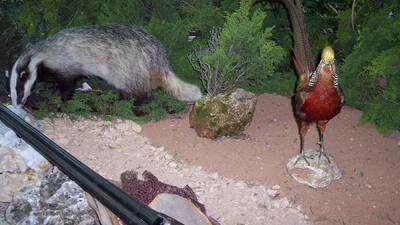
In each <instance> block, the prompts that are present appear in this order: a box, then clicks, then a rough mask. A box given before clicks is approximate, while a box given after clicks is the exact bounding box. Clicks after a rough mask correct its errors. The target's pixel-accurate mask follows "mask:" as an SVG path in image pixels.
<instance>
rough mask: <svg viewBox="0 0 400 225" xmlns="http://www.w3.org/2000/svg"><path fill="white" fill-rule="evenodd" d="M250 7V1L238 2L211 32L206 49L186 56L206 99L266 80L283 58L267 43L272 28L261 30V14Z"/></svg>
mask: <svg viewBox="0 0 400 225" xmlns="http://www.w3.org/2000/svg"><path fill="white" fill-rule="evenodd" d="M251 6H252V1H249V0H243V1H241V4H240V8H239V9H238V10H237V11H235V12H234V13H232V14H230V15H228V16H227V18H226V22H225V24H224V25H223V27H222V29H221V30H219V29H213V30H212V31H211V37H210V39H209V42H208V47H207V48H198V49H196V50H195V51H194V53H193V54H192V55H191V56H190V59H191V62H192V65H193V67H194V68H195V70H197V71H199V72H200V73H201V78H202V81H203V85H204V87H205V89H206V90H207V92H208V94H209V95H212V96H214V95H217V94H219V93H222V92H226V91H229V90H231V89H232V88H234V87H236V86H238V85H239V84H240V83H241V84H242V85H244V86H245V85H246V84H248V82H249V81H257V80H260V79H261V78H264V77H267V76H270V75H271V74H272V73H273V72H274V70H275V68H276V66H277V65H278V64H279V63H280V62H281V60H282V58H283V55H284V53H283V49H282V48H281V47H279V46H277V45H276V43H275V42H274V41H272V40H270V37H271V35H272V29H273V28H266V29H263V21H264V18H265V13H263V12H262V11H261V10H260V9H257V10H255V11H254V12H251V11H250V9H251Z"/></svg>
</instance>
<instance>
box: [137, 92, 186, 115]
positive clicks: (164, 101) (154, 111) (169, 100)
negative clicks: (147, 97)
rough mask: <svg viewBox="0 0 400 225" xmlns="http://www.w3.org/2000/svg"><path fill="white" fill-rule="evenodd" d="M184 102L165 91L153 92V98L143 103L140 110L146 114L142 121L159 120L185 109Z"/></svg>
mask: <svg viewBox="0 0 400 225" xmlns="http://www.w3.org/2000/svg"><path fill="white" fill-rule="evenodd" d="M185 107H186V104H185V103H183V102H180V101H178V100H176V99H174V98H173V97H171V96H170V95H168V94H166V93H165V92H162V91H158V92H155V93H154V99H153V100H152V101H150V102H149V103H147V104H145V105H143V107H142V110H143V111H144V112H145V113H147V114H148V116H147V118H146V117H145V118H142V120H143V121H149V120H159V119H162V118H164V117H165V116H167V115H169V114H173V113H178V112H181V111H183V110H184V109H185Z"/></svg>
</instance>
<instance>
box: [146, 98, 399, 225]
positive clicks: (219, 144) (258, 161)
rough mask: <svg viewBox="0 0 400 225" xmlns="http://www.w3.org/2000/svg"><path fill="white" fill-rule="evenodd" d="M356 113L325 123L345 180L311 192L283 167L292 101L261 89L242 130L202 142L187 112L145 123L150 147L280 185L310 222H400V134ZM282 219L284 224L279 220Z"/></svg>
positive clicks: (292, 133)
mask: <svg viewBox="0 0 400 225" xmlns="http://www.w3.org/2000/svg"><path fill="white" fill-rule="evenodd" d="M360 116H361V112H360V111H358V110H355V109H352V108H348V107H345V108H344V109H343V110H342V112H341V113H340V114H339V115H338V116H337V117H336V118H334V119H333V120H331V121H330V123H329V124H328V127H327V131H326V136H325V137H326V138H325V140H326V141H325V142H326V150H327V151H328V152H329V153H330V154H331V155H333V157H334V158H335V159H336V161H337V163H338V165H339V167H340V168H341V169H342V172H343V175H344V176H343V179H342V180H341V181H339V182H337V183H334V184H332V185H331V186H329V187H328V188H325V189H320V190H315V189H312V188H309V187H305V186H302V185H300V184H297V183H296V182H295V181H293V180H291V179H289V178H288V176H287V175H286V174H285V171H284V165H285V163H286V160H287V159H288V158H289V157H291V156H292V155H294V154H296V153H297V151H298V148H299V147H298V146H299V138H298V135H297V127H296V123H295V121H294V118H293V115H292V110H291V106H290V100H289V99H288V98H286V97H282V96H278V95H273V94H264V95H261V96H259V97H258V103H257V108H256V112H255V117H254V119H253V121H252V124H251V125H250V126H249V128H248V129H247V131H246V133H245V135H243V136H241V137H237V138H221V139H219V140H207V139H203V138H199V137H197V136H196V134H195V132H194V130H192V129H190V128H189V124H188V117H187V115H184V116H182V118H176V117H175V118H170V119H166V120H163V121H160V122H155V123H150V124H146V125H144V126H143V129H144V130H143V133H144V135H145V136H146V137H148V138H149V139H150V141H151V142H152V143H153V144H156V145H158V146H165V148H166V150H167V151H169V152H170V153H171V154H173V155H174V156H176V157H179V158H181V159H182V160H184V161H186V162H189V163H191V164H194V165H198V166H202V167H203V168H205V169H206V170H207V171H209V172H210V173H213V172H218V173H219V174H221V175H222V176H225V177H228V178H231V179H236V180H244V181H247V182H254V183H257V184H261V185H266V186H268V185H270V184H279V185H280V186H281V187H282V188H281V189H282V191H283V195H286V196H289V197H290V199H291V200H292V201H293V202H295V203H299V204H301V205H303V207H304V210H305V212H306V213H307V214H308V215H309V216H310V217H311V220H312V222H313V223H314V224H321V225H322V224H323V225H328V224H341V225H350V224H351V225H355V224H364V225H378V224H379V225H380V224H384V225H386V224H388V225H391V224H400V194H399V191H400V163H399V162H400V135H398V134H397V135H391V136H390V137H385V136H383V135H382V134H379V133H378V132H377V131H376V129H375V128H374V127H373V126H372V125H359V124H358V121H359V119H360ZM317 138H318V135H317V131H316V129H315V128H314V127H313V128H312V129H311V130H310V133H309V134H308V135H307V136H306V147H308V148H317V146H316V142H317ZM283 224H284V223H283Z"/></svg>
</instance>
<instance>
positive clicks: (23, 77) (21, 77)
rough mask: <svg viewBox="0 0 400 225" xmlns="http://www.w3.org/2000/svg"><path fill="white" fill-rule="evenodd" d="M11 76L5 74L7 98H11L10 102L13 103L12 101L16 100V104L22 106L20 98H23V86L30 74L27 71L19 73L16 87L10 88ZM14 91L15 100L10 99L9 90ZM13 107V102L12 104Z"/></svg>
mask: <svg viewBox="0 0 400 225" xmlns="http://www.w3.org/2000/svg"><path fill="white" fill-rule="evenodd" d="M10 76H11V75H10V74H8V73H6V86H7V93H9V96H10V97H11V101H12V102H13V101H14V99H16V104H17V105H19V104H24V103H25V102H22V98H23V97H24V92H25V91H24V86H25V84H26V82H27V81H28V79H29V77H30V74H29V73H28V72H27V71H20V72H19V74H18V77H17V80H16V85H15V86H14V85H13V86H11V85H10V84H11V77H10ZM14 87H15V91H16V98H15V97H14V99H13V97H12V94H11V90H12V89H14ZM25 101H26V100H25ZM13 105H15V104H14V102H13Z"/></svg>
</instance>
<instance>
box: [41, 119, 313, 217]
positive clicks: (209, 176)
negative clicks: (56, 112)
mask: <svg viewBox="0 0 400 225" xmlns="http://www.w3.org/2000/svg"><path fill="white" fill-rule="evenodd" d="M44 125H45V126H44V127H45V133H46V134H47V135H48V136H49V137H50V138H52V139H53V140H55V141H56V142H57V143H58V144H59V145H61V146H62V147H64V148H65V149H66V150H68V151H69V152H70V153H71V154H73V155H74V156H76V157H77V158H78V159H79V160H81V161H83V162H84V163H85V164H87V165H88V166H89V167H91V168H92V169H94V170H95V171H97V172H98V173H99V174H101V175H102V176H104V177H106V178H108V179H111V180H114V181H118V180H119V176H120V174H121V173H122V172H124V171H126V170H132V169H133V170H135V171H137V172H139V174H141V172H143V171H144V170H149V171H150V172H151V173H153V174H154V175H156V176H157V177H158V178H159V179H160V180H161V181H162V182H165V183H168V184H172V185H176V186H179V187H183V186H185V185H189V186H190V187H191V188H192V189H193V190H194V192H195V193H196V194H197V196H198V197H199V200H200V202H202V203H204V204H205V207H206V209H207V213H208V214H209V215H210V216H211V217H213V218H215V219H217V220H218V221H219V222H220V223H221V224H222V225H282V224H287V225H309V224H311V222H310V220H309V217H308V216H306V215H304V213H303V209H302V207H301V206H300V205H299V204H296V203H294V202H292V201H290V200H289V199H288V198H286V197H285V196H283V195H282V194H280V189H281V188H280V186H277V185H275V184H266V183H264V184H263V185H260V184H257V183H254V182H248V181H247V182H245V181H242V180H239V179H230V178H225V177H223V176H221V175H219V174H218V173H216V172H207V171H205V170H204V169H203V168H202V167H199V166H196V165H192V164H188V163H186V162H184V161H182V160H181V159H180V156H179V155H177V154H169V153H168V152H167V151H166V150H165V149H164V147H154V146H152V145H151V143H150V142H149V140H148V139H147V138H146V137H143V136H142V135H141V134H139V133H140V130H141V128H140V126H138V125H137V124H135V123H133V122H131V121H114V122H104V121H87V120H79V121H74V122H72V121H70V120H69V119H67V118H58V119H55V120H52V121H45V123H44Z"/></svg>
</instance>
